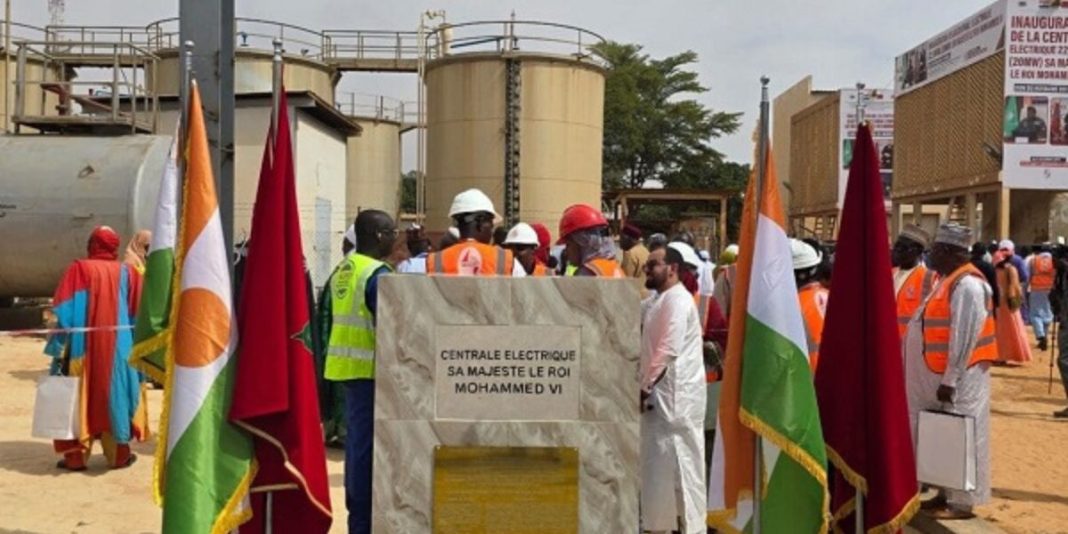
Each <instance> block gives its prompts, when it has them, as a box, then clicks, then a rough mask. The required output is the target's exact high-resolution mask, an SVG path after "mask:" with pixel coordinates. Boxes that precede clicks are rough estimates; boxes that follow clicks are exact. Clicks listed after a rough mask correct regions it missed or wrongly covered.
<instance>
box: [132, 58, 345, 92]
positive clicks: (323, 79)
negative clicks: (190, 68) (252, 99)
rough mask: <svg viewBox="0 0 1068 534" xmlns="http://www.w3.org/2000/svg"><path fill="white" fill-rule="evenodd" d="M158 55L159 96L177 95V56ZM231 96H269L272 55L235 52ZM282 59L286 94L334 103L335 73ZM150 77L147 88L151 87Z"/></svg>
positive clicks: (300, 60) (317, 65) (312, 64)
mask: <svg viewBox="0 0 1068 534" xmlns="http://www.w3.org/2000/svg"><path fill="white" fill-rule="evenodd" d="M158 54H159V58H160V60H159V72H158V81H157V83H159V85H158V87H157V90H158V91H159V94H161V95H176V94H178V83H179V81H178V76H179V72H180V71H179V69H178V65H179V63H178V53H177V50H175V49H169V50H161V51H159V52H158ZM234 56H235V60H234V61H235V63H234V93H236V94H239V95H247V94H256V93H270V92H271V72H272V69H273V68H274V67H273V59H272V57H273V56H272V53H271V52H270V51H267V50H253V49H249V48H239V49H237V51H236V52H235V54H234ZM282 57H283V60H284V63H285V68H284V69H283V70H282V83H284V84H285V86H286V91H310V92H312V93H315V96H318V97H319V98H321V99H323V100H324V101H326V102H327V103H329V104H333V103H334V83H335V81H336V75H337V74H336V71H335V70H334V69H333V68H332V67H330V66H329V65H327V64H325V63H320V62H319V61H316V60H314V59H309V58H304V57H300V56H293V55H289V54H286V55H284V56H282ZM151 83H152V80H151V76H150V77H149V84H150V85H151Z"/></svg>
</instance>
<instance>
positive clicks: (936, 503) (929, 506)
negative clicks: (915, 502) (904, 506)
mask: <svg viewBox="0 0 1068 534" xmlns="http://www.w3.org/2000/svg"><path fill="white" fill-rule="evenodd" d="M945 507H946V498H945V497H944V496H942V495H935V496H934V497H932V498H931V499H928V500H926V501H923V502H921V503H920V509H921V510H935V509H938V508H945Z"/></svg>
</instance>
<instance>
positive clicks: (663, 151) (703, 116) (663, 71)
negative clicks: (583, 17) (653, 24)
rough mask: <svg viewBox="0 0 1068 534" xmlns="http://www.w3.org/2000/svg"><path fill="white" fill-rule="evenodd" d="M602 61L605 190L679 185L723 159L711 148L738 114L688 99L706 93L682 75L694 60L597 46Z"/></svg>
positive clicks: (687, 55)
mask: <svg viewBox="0 0 1068 534" xmlns="http://www.w3.org/2000/svg"><path fill="white" fill-rule="evenodd" d="M596 51H597V52H598V53H599V54H600V55H601V56H602V57H603V58H604V60H605V61H606V62H607V63H608V74H607V77H606V79H605V103H604V162H603V178H602V180H603V185H604V187H605V189H617V188H620V187H632V188H638V187H642V186H643V185H645V183H646V181H648V180H650V179H657V180H660V181H662V182H663V183H664V185H665V186H667V187H680V186H681V184H682V183H684V182H686V181H689V180H691V179H692V178H691V177H692V175H694V174H697V173H701V172H708V170H709V169H713V168H715V167H716V166H717V165H719V164H721V163H722V162H723V161H724V157H723V154H722V153H720V152H719V151H717V150H715V149H714V148H712V146H711V145H710V142H711V141H712V140H713V139H715V138H718V137H720V136H723V135H726V134H731V133H733V132H734V131H735V130H737V129H738V126H739V118H740V117H741V113H725V112H717V111H713V110H711V109H709V108H707V107H705V105H704V104H701V103H700V102H697V101H696V100H694V99H692V98H687V97H692V96H693V95H699V94H701V93H705V92H707V91H708V88H707V87H705V86H703V85H701V84H700V83H699V82H698V80H697V73H696V72H693V71H690V70H686V67H687V66H690V65H692V64H694V63H696V62H697V54H696V53H695V52H693V51H686V52H682V53H680V54H676V55H673V56H669V57H666V58H664V59H653V58H650V57H649V55H647V54H644V53H642V47H641V46H640V45H636V44H622V43H617V42H613V41H608V42H605V43H601V44H599V45H598V46H597V48H596Z"/></svg>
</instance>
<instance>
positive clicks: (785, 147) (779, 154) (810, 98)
mask: <svg viewBox="0 0 1068 534" xmlns="http://www.w3.org/2000/svg"><path fill="white" fill-rule="evenodd" d="M831 93H833V91H821V90H813V89H812V76H805V77H804V78H802V79H801V80H800V81H798V82H797V83H795V84H794V85H793V86H791V87H790V88H788V89H786V90H785V91H783V92H782V93H780V94H779V95H778V96H776V97H775V99H774V100H773V101H772V104H771V148H772V150H773V151H774V154H775V172H776V175H777V176H778V178H779V184H780V191H779V194H780V197H781V198H782V201H783V209H784V210H786V213H792V210H791V206H792V201H793V188H794V182H793V179H792V178H793V175H792V174H791V167H790V165H791V161H792V159H791V158H792V157H793V150H792V142H793V141H792V139H793V138H792V136H791V133H792V124H793V118H794V116H795V115H797V114H798V113H799V112H801V111H802V110H804V109H807V108H808V107H809V106H812V105H814V104H815V103H817V102H819V101H820V100H822V99H823V98H825V97H827V96H829V95H830V94H831ZM804 203H805V202H802V204H804ZM806 208H807V207H806Z"/></svg>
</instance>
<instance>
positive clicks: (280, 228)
mask: <svg viewBox="0 0 1068 534" xmlns="http://www.w3.org/2000/svg"><path fill="white" fill-rule="evenodd" d="M277 126H278V130H277V131H273V130H272V131H271V132H269V133H268V136H267V146H266V148H265V149H264V153H263V166H262V168H261V170H260V183H259V189H258V190H257V192H256V204H255V207H254V208H253V211H252V230H251V232H250V235H251V238H250V240H249V244H248V257H247V259H246V260H245V270H244V277H243V282H242V285H241V296H240V307H239V309H238V327H239V328H240V339H241V356H240V358H239V359H238V362H237V363H238V368H237V376H236V379H235V382H234V394H233V405H232V406H231V408H230V419H231V420H232V421H234V422H235V423H237V424H238V425H240V426H241V427H243V428H244V429H246V430H248V431H249V432H250V433H251V434H252V435H253V437H254V438H255V461H256V464H257V468H258V471H257V472H256V477H255V478H254V479H253V481H252V492H253V498H252V506H253V519H252V520H251V521H250V522H249V523H246V524H245V525H244V526H242V530H243V531H248V532H264V531H265V529H264V525H265V520H266V518H267V517H268V512H269V516H270V517H271V519H272V523H273V528H272V529H271V530H270V531H273V532H313V533H314V532H327V531H328V530H330V523H331V520H332V514H331V511H330V487H329V484H328V481H327V476H326V451H325V450H324V448H323V433H322V430H321V427H320V423H319V400H318V394H317V393H316V385H315V367H314V363H313V360H312V353H311V350H310V349H309V347H310V345H311V343H310V339H311V337H310V336H311V327H310V311H309V307H308V304H309V303H308V297H307V293H306V287H305V274H304V257H303V252H302V248H301V241H300V219H299V213H298V211H297V192H296V180H295V175H294V172H293V149H292V144H291V143H290V134H289V131H290V130H289V115H288V113H287V104H286V96H285V91H284V90H283V91H282V95H281V103H280V104H279V106H278V120H277ZM268 495H270V497H269V498H268ZM268 507H269V510H268Z"/></svg>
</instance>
